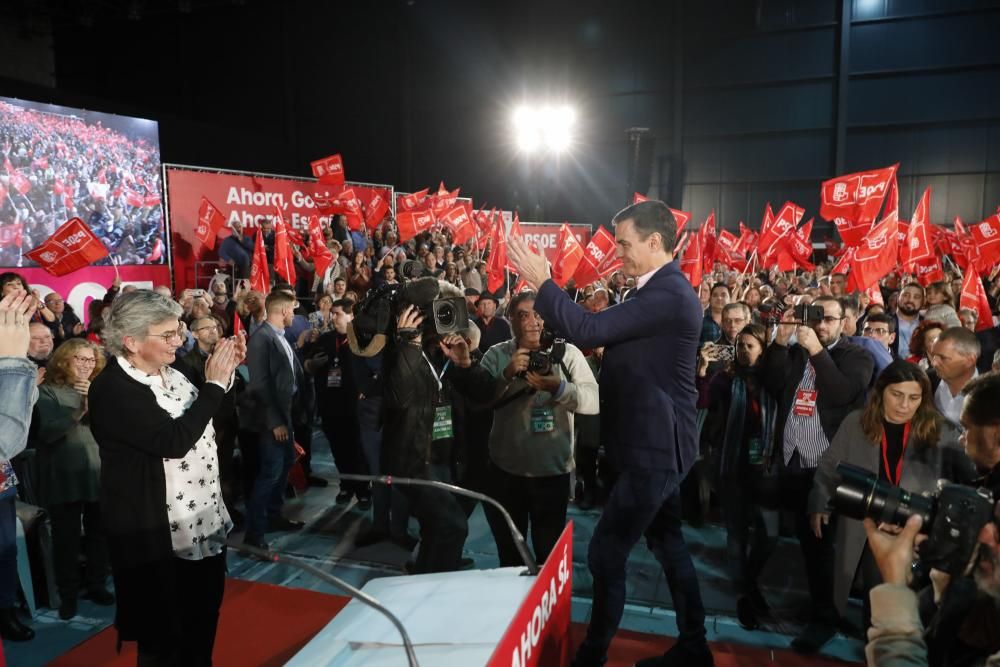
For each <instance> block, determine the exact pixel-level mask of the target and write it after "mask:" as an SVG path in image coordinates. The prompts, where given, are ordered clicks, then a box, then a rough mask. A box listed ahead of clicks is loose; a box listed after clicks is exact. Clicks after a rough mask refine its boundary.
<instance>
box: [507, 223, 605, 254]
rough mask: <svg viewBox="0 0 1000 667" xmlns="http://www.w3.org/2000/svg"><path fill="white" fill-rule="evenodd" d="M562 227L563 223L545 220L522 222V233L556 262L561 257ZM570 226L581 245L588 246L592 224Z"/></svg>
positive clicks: (529, 241)
mask: <svg viewBox="0 0 1000 667" xmlns="http://www.w3.org/2000/svg"><path fill="white" fill-rule="evenodd" d="M561 227H562V225H557V224H550V223H545V222H522V223H521V233H522V234H523V235H524V240H525V241H526V242H527V243H528V245H531V244H532V243H534V244H535V246H536V247H537V248H538V249H539V250H541V251H542V252H543V253H545V257H547V258H548V260H549V261H550V262H552V263H553V264H555V262H556V259H557V258H558V257H559V229H560V228H561ZM568 227H569V229H570V231H571V232H572V233H573V236H575V237H576V240H577V241H579V242H580V245H582V246H583V247H584V248H586V247H587V244H588V243H590V234H591V230H590V225H568Z"/></svg>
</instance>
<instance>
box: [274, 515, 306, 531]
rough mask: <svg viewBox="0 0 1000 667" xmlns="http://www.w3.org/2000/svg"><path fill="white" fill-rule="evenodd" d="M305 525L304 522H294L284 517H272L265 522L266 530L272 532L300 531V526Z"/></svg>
mask: <svg viewBox="0 0 1000 667" xmlns="http://www.w3.org/2000/svg"><path fill="white" fill-rule="evenodd" d="M304 525H306V522H305V521H295V520H294V519H286V518H285V517H283V516H281V517H274V518H271V519H268V520H267V529H268V530H274V531H279V532H280V531H285V530H301V529H302V526H304Z"/></svg>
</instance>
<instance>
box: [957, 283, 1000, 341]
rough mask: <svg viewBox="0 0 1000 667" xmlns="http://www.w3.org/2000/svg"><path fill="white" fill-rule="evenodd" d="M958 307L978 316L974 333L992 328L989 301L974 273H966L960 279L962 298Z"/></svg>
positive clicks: (991, 312)
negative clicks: (973, 312)
mask: <svg viewBox="0 0 1000 667" xmlns="http://www.w3.org/2000/svg"><path fill="white" fill-rule="evenodd" d="M958 307H959V309H960V310H961V309H962V308H968V309H969V310H974V311H976V312H977V313H978V314H979V317H978V318H977V319H976V331H985V330H986V329H992V328H993V311H991V310H990V302H989V299H987V298H986V290H985V289H983V281H982V280H980V279H979V275H978V274H977V273H976V272H975V271H971V270H970V271H966V272H965V277H964V278H963V279H962V298H961V299H959V302H958Z"/></svg>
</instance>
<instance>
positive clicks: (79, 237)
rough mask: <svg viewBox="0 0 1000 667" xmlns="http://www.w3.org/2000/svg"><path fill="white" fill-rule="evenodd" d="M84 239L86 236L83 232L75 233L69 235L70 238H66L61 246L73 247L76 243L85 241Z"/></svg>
mask: <svg viewBox="0 0 1000 667" xmlns="http://www.w3.org/2000/svg"><path fill="white" fill-rule="evenodd" d="M86 238H87V235H86V234H85V233H84V232H77V233H76V234H71V235H70V236H67V237H66V238H65V240H63V245H65V246H67V247H69V246H74V245H76V244H77V243H80V242H81V241H83V240H85V239H86Z"/></svg>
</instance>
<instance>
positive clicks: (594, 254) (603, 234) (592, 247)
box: [573, 227, 622, 287]
mask: <svg viewBox="0 0 1000 667" xmlns="http://www.w3.org/2000/svg"><path fill="white" fill-rule="evenodd" d="M615 245H616V242H615V237H614V236H612V235H611V232H609V231H608V230H606V229H605V228H604V227H598V228H597V232H596V233H595V234H594V235H593V236H592V237H591V238H590V242H589V243H587V247H586V248H584V249H583V258H582V259H581V261H580V264H579V266H577V268H576V272H575V273H574V274H573V282H575V283H576V285H577V287H586V286H587V285H589V284H591V283H593V282H595V281H597V280H599V279H601V278H602V277H604V276H606V275H607V274H609V273H611V272H612V271H617V270H618V269H619V268H621V265H622V263H621V262H620V261H618V258H617V257H616V256H615Z"/></svg>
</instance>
